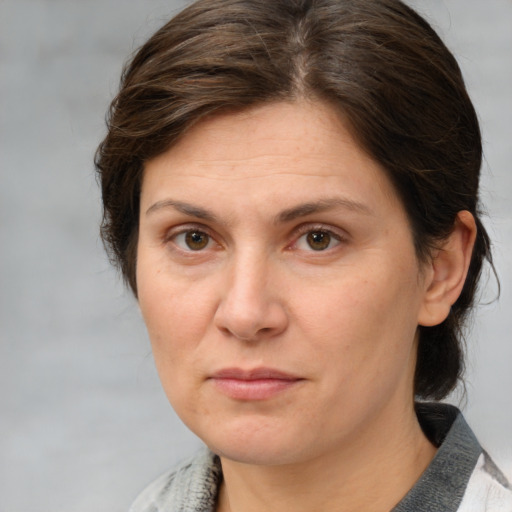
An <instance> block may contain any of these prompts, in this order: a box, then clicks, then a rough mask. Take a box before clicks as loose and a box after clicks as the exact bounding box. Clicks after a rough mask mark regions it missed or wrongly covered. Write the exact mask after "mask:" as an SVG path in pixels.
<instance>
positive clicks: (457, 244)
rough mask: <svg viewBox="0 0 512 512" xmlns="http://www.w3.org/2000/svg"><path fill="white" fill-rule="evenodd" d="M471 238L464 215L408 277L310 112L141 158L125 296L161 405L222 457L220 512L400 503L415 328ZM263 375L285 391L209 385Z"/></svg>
mask: <svg viewBox="0 0 512 512" xmlns="http://www.w3.org/2000/svg"><path fill="white" fill-rule="evenodd" d="M304 205H307V206H306V207H305V206H304ZM474 235H475V228H474V222H473V219H472V217H471V215H470V214H469V213H467V212H462V213H461V214H459V217H458V220H457V222H456V225H455V227H454V233H453V235H452V236H451V237H450V238H449V239H447V241H446V243H445V244H444V245H443V247H442V248H441V249H440V250H439V251H436V254H435V255H433V258H432V261H431V262H430V263H428V264H424V265H422V266H420V264H419V263H418V260H417V258H416V254H415V251H414V246H413V242H412V234H411V230H410V226H409V222H408V220H407V216H406V213H405V211H404V208H403V206H402V204H401V203H400V201H399V199H398V197H397V195H396V193H395V191H394V189H393V186H392V185H391V183H390V181H389V180H388V178H387V177H386V175H385V173H384V171H383V170H382V169H381V167H380V166H379V164H377V163H376V162H375V161H373V160H372V159H371V158H370V157H369V156H368V155H366V153H365V152H364V151H362V149H361V148H360V147H359V146H358V145H357V144H356V142H355V141H354V139H353V138H352V136H351V135H350V133H349V131H348V130H347V129H346V128H345V126H344V125H343V122H342V121H341V120H340V119H339V117H337V116H335V115H334V114H333V112H332V109H330V108H329V106H328V105H325V104H323V103H320V102H314V103H311V102H296V103H284V102H283V103H275V104H271V105H265V106H258V107H255V108H253V109H250V110H249V111H246V112H242V113H238V114H229V115H222V116H217V117H213V118H210V119H208V120H205V121H202V122H200V123H198V124H197V125H195V126H194V127H193V128H192V129H191V130H190V131H189V132H187V134H186V135H185V136H184V137H183V138H182V139H181V140H180V142H179V143H178V144H176V145H175V146H173V147H172V148H171V149H170V150H168V151H167V152H166V153H164V154H162V155H160V156H158V157H157V158H155V159H153V160H151V161H149V162H147V165H146V167H145V171H144V178H143V186H142V193H141V216H140V235H139V243H138V254H137V258H138V259H137V284H138V299H139V303H140V308H141V311H142V314H143V317H144V320H145V322H146V325H147V329H148V332H149V336H150V339H151V343H152V347H153V353H154V357H155V362H156V366H157V369H158V372H159V375H160V378H161V381H162V384H163V387H164V389H165V392H166V394H167V396H168V398H169V400H170V402H171V404H172V405H173V407H174V408H175V410H176V412H177V413H178V415H179V416H180V417H181V418H182V420H183V421H184V422H185V424H186V425H187V426H188V427H189V428H190V429H191V430H192V431H193V432H195V433H196V434H197V435H198V436H199V437H200V438H201V439H202V440H203V441H204V442H205V443H206V444H207V445H208V446H209V447H210V448H211V449H212V450H213V451H214V452H215V453H217V454H219V455H220V457H221V461H222V466H223V473H224V482H223V484H222V487H221V490H220V494H219V503H218V510H220V511H226V510H231V511H240V510H244V511H252V510H255V511H256V510H258V511H261V510H268V511H271V510H274V509H275V510H277V509H279V510H294V511H301V510H323V511H329V510H338V511H347V512H348V511H351V510H354V511H355V510H359V511H360V510H365V511H370V512H371V511H373V510H375V511H377V510H389V509H390V508H392V507H393V506H394V505H395V504H396V503H397V502H398V501H399V500H400V499H401V497H402V496H403V495H405V494H406V492H407V491H408V490H409V489H410V488H411V487H412V485H413V484H414V482H415V481H416V480H417V478H418V477H419V476H420V475H421V473H422V472H423V470H424V469H425V468H426V466H427V465H428V464H429V462H430V461H431V459H432V457H433V456H434V454H435V448H434V447H433V446H432V445H431V444H430V443H429V441H428V440H427V439H426V438H425V436H424V435H423V433H422V431H421V428H420V426H419V424H418V422H417V419H416V416H415V413H414V409H413V391H412V390H413V377H414V368H415V362H416V347H417V328H418V325H420V324H422V325H435V324H436V323H439V322H441V321H442V320H443V319H444V318H445V317H446V315H447V314H448V311H449V308H450V306H451V304H453V302H454V301H455V300H456V298H457V296H458V294H459V293H460V290H461V287H462V284H463V282H464V278H465V275H466V272H467V266H468V264H469V257H470V254H471V248H472V244H473V241H474ZM262 367H263V368H271V369H274V370H279V371H281V372H286V374H287V375H289V376H291V377H292V380H291V383H290V382H288V383H286V384H285V385H284V387H283V388H282V389H281V388H279V389H277V391H276V392H272V393H270V394H269V393H267V394H265V393H263V395H264V397H263V398H261V397H260V398H255V396H259V395H257V393H256V395H254V394H253V395H250V396H249V395H243V394H242V395H243V396H242V397H240V396H235V397H234V396H233V395H232V394H231V395H230V392H226V389H225V388H223V387H222V385H220V384H219V382H221V383H222V382H224V381H223V380H222V379H217V378H215V375H217V372H219V371H220V370H223V369H226V368H237V369H239V370H243V371H249V370H253V369H258V368H262ZM271 384H272V383H271ZM274 384H275V382H274ZM258 389H260V391H261V388H258ZM265 389H267V388H265V386H263V391H265ZM271 389H273V388H271ZM267 391H268V389H267Z"/></svg>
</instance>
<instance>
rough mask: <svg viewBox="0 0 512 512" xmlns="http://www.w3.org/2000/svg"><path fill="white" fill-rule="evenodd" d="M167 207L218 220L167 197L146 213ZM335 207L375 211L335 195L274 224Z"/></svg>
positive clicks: (294, 210)
mask: <svg viewBox="0 0 512 512" xmlns="http://www.w3.org/2000/svg"><path fill="white" fill-rule="evenodd" d="M165 208H174V209H175V210H177V211H179V212H181V213H184V214H185V215H189V216H191V217H196V218H198V219H203V220H207V221H210V222H216V221H217V216H216V215H215V214H214V213H212V212H211V211H210V210H207V209H205V208H201V207H199V206H195V205H193V204H190V203H186V202H183V201H176V200H174V199H165V200H163V201H158V202H156V203H155V204H153V205H151V206H150V207H149V208H148V209H147V210H146V215H148V214H151V213H153V212H155V211H158V210H162V209H165ZM335 208H343V209H346V210H350V211H353V212H356V213H362V214H365V215H373V214H374V213H373V211H372V210H371V209H370V208H369V207H368V206H366V205H365V204H363V203H359V202H357V201H352V200H350V199H345V198H341V197H333V198H326V199H319V200H317V201H312V202H308V203H303V204H299V205H297V206H294V207H292V208H287V209H286V210H283V211H282V212H280V213H278V214H277V215H276V216H275V217H274V224H284V223H287V222H291V221H293V220H295V219H297V218H300V217H306V216H308V215H312V214H314V213H322V212H325V211H327V210H333V209H335Z"/></svg>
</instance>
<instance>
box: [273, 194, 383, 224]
mask: <svg viewBox="0 0 512 512" xmlns="http://www.w3.org/2000/svg"><path fill="white" fill-rule="evenodd" d="M335 208H343V209H345V210H350V211H353V212H356V213H362V214H364V215H374V213H373V211H372V210H371V209H370V208H369V207H368V206H366V205H365V204H363V203H359V202H357V201H352V200H350V199H345V198H341V197H332V198H327V199H319V200H318V201H312V202H310V203H304V204H300V205H297V206H294V207H293V208H288V209H286V210H283V211H282V212H281V213H279V214H278V215H277V216H276V217H275V220H274V222H275V223H276V224H278V223H285V222H290V221H292V220H295V219H297V218H300V217H306V216H307V215H311V214H313V213H322V212H325V211H327V210H333V209H335Z"/></svg>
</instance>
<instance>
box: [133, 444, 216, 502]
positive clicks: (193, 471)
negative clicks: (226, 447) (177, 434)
mask: <svg viewBox="0 0 512 512" xmlns="http://www.w3.org/2000/svg"><path fill="white" fill-rule="evenodd" d="M221 478H222V477H221V468H220V462H219V459H218V457H217V456H216V455H214V454H213V453H212V452H210V451H209V450H207V449H203V450H202V451H201V452H199V453H198V454H197V455H195V456H194V457H192V458H190V459H188V460H186V461H184V462H183V463H181V464H180V465H179V466H177V467H176V468H174V469H172V470H170V471H167V472H165V473H164V474H163V475H161V476H160V477H158V478H157V479H156V480H155V481H153V482H152V483H151V484H149V485H148V486H147V487H146V488H145V489H144V490H143V491H142V493H140V494H139V496H138V497H137V499H136V500H135V502H134V503H133V505H132V506H131V508H130V512H164V511H165V512H178V511H179V512H188V511H194V512H213V511H214V510H215V502H216V499H217V490H218V486H219V483H220V480H221Z"/></svg>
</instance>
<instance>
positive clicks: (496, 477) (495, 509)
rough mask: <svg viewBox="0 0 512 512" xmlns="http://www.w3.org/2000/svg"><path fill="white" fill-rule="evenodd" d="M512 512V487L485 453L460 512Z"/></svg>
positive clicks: (479, 459)
mask: <svg viewBox="0 0 512 512" xmlns="http://www.w3.org/2000/svg"><path fill="white" fill-rule="evenodd" d="M484 511H488V512H512V486H511V485H510V483H509V482H508V481H507V479H506V478H505V476H504V475H503V473H502V472H501V471H500V469H499V468H498V467H497V466H496V464H495V463H494V462H493V460H492V459H491V458H490V457H489V455H488V454H487V453H486V452H485V451H484V452H482V454H481V455H480V457H479V458H478V461H477V463H476V466H475V469H474V471H473V473H472V474H471V477H470V479H469V482H468V485H467V487H466V492H465V493H464V497H463V499H462V503H461V505H460V508H459V512H484Z"/></svg>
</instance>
